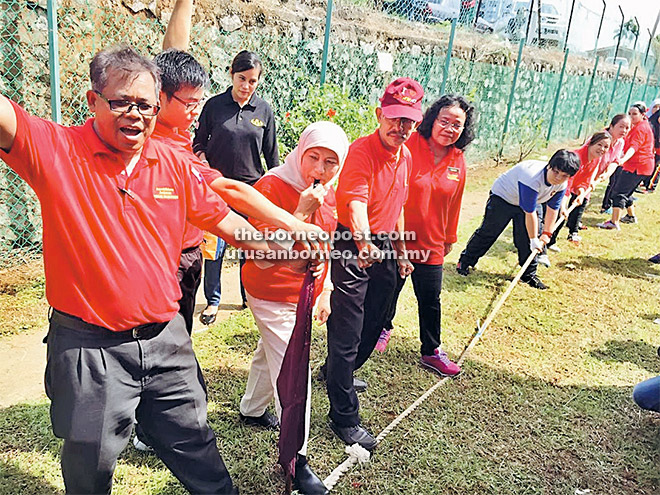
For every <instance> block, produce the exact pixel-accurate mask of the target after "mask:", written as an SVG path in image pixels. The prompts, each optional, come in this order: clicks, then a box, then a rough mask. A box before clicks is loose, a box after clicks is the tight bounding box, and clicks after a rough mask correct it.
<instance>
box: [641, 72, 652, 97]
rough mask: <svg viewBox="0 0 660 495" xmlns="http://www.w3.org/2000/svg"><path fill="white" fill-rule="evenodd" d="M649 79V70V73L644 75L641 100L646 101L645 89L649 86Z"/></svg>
mask: <svg viewBox="0 0 660 495" xmlns="http://www.w3.org/2000/svg"><path fill="white" fill-rule="evenodd" d="M650 79H651V72H650V71H649V73H648V74H647V76H646V84H644V93H643V94H642V100H643V101H646V90H647V89H648V87H649V80H650Z"/></svg>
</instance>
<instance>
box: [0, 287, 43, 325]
mask: <svg viewBox="0 0 660 495" xmlns="http://www.w3.org/2000/svg"><path fill="white" fill-rule="evenodd" d="M47 312H48V303H47V302H46V299H45V279H44V277H43V274H41V275H37V276H35V278H30V279H28V280H20V281H19V282H18V283H16V284H12V285H10V286H7V287H4V290H0V337H3V336H7V335H13V334H17V333H24V332H28V331H31V330H33V329H35V328H39V327H43V326H44V325H45V324H46V322H47V317H46V315H47Z"/></svg>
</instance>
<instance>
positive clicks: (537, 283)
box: [521, 275, 548, 290]
mask: <svg viewBox="0 0 660 495" xmlns="http://www.w3.org/2000/svg"><path fill="white" fill-rule="evenodd" d="M521 280H522V281H523V282H525V283H526V284H527V285H529V286H530V287H533V288H534V289H539V290H546V289H547V288H548V286H547V285H545V284H544V283H543V282H541V279H540V278H539V277H538V276H537V275H532V276H531V277H529V278H526V279H521Z"/></svg>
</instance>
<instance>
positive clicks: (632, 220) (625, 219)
mask: <svg viewBox="0 0 660 495" xmlns="http://www.w3.org/2000/svg"><path fill="white" fill-rule="evenodd" d="M621 223H637V217H636V216H635V215H627V214H626V215H624V216H623V217H621Z"/></svg>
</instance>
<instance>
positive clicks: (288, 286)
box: [240, 122, 349, 494]
mask: <svg viewBox="0 0 660 495" xmlns="http://www.w3.org/2000/svg"><path fill="white" fill-rule="evenodd" d="M348 145H349V143H348V139H347V137H346V134H345V133H344V131H343V130H342V129H341V127H339V126H338V125H336V124H333V123H332V122H316V123H314V124H311V125H310V126H308V127H307V128H306V129H305V130H304V131H303V133H302V135H301V136H300V140H299V141H298V146H297V147H296V148H295V149H294V150H293V151H292V152H291V153H290V154H289V155H288V156H287V157H286V160H285V162H284V164H283V165H281V166H279V167H276V168H274V169H272V170H270V171H269V172H268V173H267V174H266V175H264V176H263V177H262V178H261V179H260V180H259V181H258V182H257V183H256V184H255V186H254V187H255V188H256V189H257V190H258V191H260V192H261V193H262V194H263V195H264V196H266V198H268V199H269V200H271V201H272V202H273V203H274V204H275V205H277V206H279V207H281V208H283V209H285V210H287V211H288V212H290V213H293V214H294V215H295V216H296V217H298V218H300V219H301V220H303V221H305V222H309V223H314V224H316V225H318V226H319V227H321V228H322V229H323V230H325V231H326V232H329V233H332V232H333V231H334V230H335V229H336V227H337V220H336V218H337V214H336V201H335V192H334V188H333V186H332V184H333V182H334V181H335V179H336V177H337V176H338V175H339V172H340V170H341V168H342V166H343V164H344V160H345V159H346V155H347V153H348ZM250 222H251V223H252V224H253V225H254V226H255V227H256V228H257V229H259V230H261V231H266V230H270V231H273V230H275V229H272V228H269V226H268V225H266V224H264V223H261V222H258V221H255V220H254V219H250ZM306 265H307V262H306V261H300V262H297V263H294V262H279V261H273V262H271V261H270V260H268V261H266V262H264V261H263V260H261V261H257V260H248V261H247V262H246V264H245V266H244V267H243V271H242V278H243V285H244V287H245V290H246V293H247V300H248V306H249V308H250V309H251V311H252V314H253V315H254V319H255V321H256V323H257V327H258V328H259V333H260V334H261V338H260V339H259V343H258V344H257V349H256V351H255V353H254V357H253V359H252V365H251V367H250V374H249V375H248V381H247V385H246V390H245V395H244V396H243V398H242V400H241V405H240V417H241V419H242V420H243V421H244V422H245V423H246V424H251V425H259V426H263V427H266V428H271V429H276V428H277V427H278V424H279V421H278V418H279V417H281V406H280V403H279V400H278V398H277V384H276V383H277V377H278V375H279V372H280V368H281V366H282V360H283V358H284V353H285V352H286V348H287V345H288V343H289V339H290V338H291V334H292V332H293V328H294V325H295V322H296V308H297V304H298V296H299V294H300V289H301V286H302V283H303V279H304V271H305V268H306ZM318 274H319V276H318V277H317V278H316V282H315V298H317V308H316V319H317V320H318V321H319V322H320V323H325V321H326V320H327V319H328V316H329V314H330V293H331V292H332V283H331V282H329V279H330V276H329V274H328V267H327V265H326V266H324V267H323V268H322V270H319V271H318ZM273 398H274V399H275V411H276V413H277V418H276V417H275V416H273V415H272V414H271V413H269V412H268V411H267V407H268V405H269V404H270V401H271V400H272V399H273ZM310 411H311V383H310V382H309V380H308V384H307V406H306V412H305V442H304V444H303V447H302V449H300V451H299V454H298V459H297V461H296V469H295V473H296V474H295V477H294V480H293V482H294V487H295V488H296V489H298V490H299V491H300V492H301V493H305V494H317V493H327V490H326V488H325V486H324V485H323V482H322V481H321V480H320V479H319V478H318V477H317V476H316V475H315V474H314V472H313V471H312V470H311V468H310V467H309V465H308V464H307V460H306V457H305V456H306V452H307V438H308V437H309V419H310Z"/></svg>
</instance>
